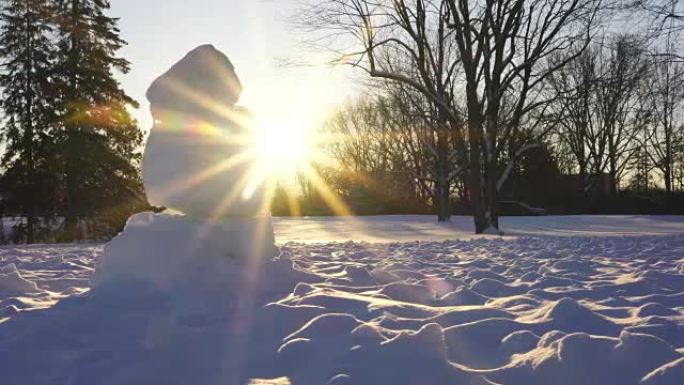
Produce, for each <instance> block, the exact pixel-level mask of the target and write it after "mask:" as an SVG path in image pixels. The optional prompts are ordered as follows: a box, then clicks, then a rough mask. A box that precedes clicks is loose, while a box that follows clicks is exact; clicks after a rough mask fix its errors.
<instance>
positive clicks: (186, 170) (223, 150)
mask: <svg viewBox="0 0 684 385" xmlns="http://www.w3.org/2000/svg"><path fill="white" fill-rule="evenodd" d="M241 91H242V86H241V85H240V81H239V79H238V77H237V75H236V73H235V69H234V67H233V64H232V63H231V62H230V60H229V59H228V58H227V57H226V56H225V55H224V54H223V53H221V52H219V51H218V50H216V49H215V48H214V47H213V46H211V45H203V46H200V47H198V48H196V49H194V50H192V51H191V52H190V53H188V54H187V56H185V57H184V58H183V59H182V60H181V61H179V62H178V63H176V64H175V65H174V66H173V67H171V69H170V70H168V71H167V72H166V73H165V74H164V75H162V76H161V77H159V78H158V79H157V80H155V81H154V83H153V84H152V86H151V87H150V89H149V90H148V92H147V97H148V99H149V101H150V105H151V110H152V115H153V117H154V121H155V125H154V127H153V128H152V131H151V133H150V137H149V139H148V141H147V145H146V148H145V155H144V158H143V182H144V184H145V191H146V193H147V197H148V200H149V201H150V203H151V204H153V205H157V206H163V207H166V208H171V209H175V210H178V211H181V212H183V213H185V214H187V215H189V216H193V217H196V218H210V217H235V216H237V217H253V216H255V215H256V214H257V213H258V212H259V211H260V209H262V206H263V199H262V198H263V186H259V187H258V188H255V191H254V193H253V194H250V195H249V196H247V197H245V196H244V194H243V192H244V191H245V190H246V189H248V187H249V186H248V184H249V177H250V173H251V167H252V163H253V162H252V161H253V159H251V158H250V157H249V149H250V148H251V144H252V143H251V142H250V121H251V117H250V115H249V113H247V112H246V111H245V110H244V109H242V108H239V107H236V106H235V103H236V102H237V101H238V99H239V97H240V93H241Z"/></svg>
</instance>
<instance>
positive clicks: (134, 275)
mask: <svg viewBox="0 0 684 385" xmlns="http://www.w3.org/2000/svg"><path fill="white" fill-rule="evenodd" d="M278 254H279V251H278V248H277V247H276V246H275V237H274V234H273V226H272V221H271V218H270V217H264V218H229V219H222V220H217V221H207V220H198V219H193V218H190V217H185V216H181V215H172V214H152V213H142V214H137V215H134V216H133V217H131V218H130V219H129V220H128V223H127V225H126V228H125V230H124V231H123V232H122V233H121V234H119V235H118V236H117V237H116V238H114V239H113V240H112V241H111V242H109V243H108V244H107V245H106V246H105V253H104V256H103V257H102V258H101V259H100V260H99V261H98V263H97V266H96V271H95V275H94V277H93V282H92V284H93V287H94V288H95V289H97V288H98V287H102V286H107V285H120V284H124V285H125V284H129V283H130V284H141V285H145V286H147V287H150V288H154V289H157V290H161V291H177V290H181V291H188V290H194V289H201V288H218V287H224V286H225V284H226V283H227V282H231V281H233V282H234V281H235V280H239V279H240V277H239V275H242V274H244V271H245V270H244V268H245V267H248V266H252V267H254V268H257V267H258V266H259V265H261V264H262V263H263V261H266V260H271V259H273V258H275V257H277V256H278ZM237 266H240V268H236V267H237Z"/></svg>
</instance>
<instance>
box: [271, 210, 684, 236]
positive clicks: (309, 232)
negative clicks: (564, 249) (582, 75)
mask: <svg viewBox="0 0 684 385" xmlns="http://www.w3.org/2000/svg"><path fill="white" fill-rule="evenodd" d="M274 227H275V232H276V236H277V237H278V240H279V241H280V242H336V241H347V240H354V241H366V242H411V241H415V240H420V241H447V240H454V239H472V238H474V236H473V232H474V226H473V220H472V218H471V217H465V216H455V217H452V219H451V222H449V223H437V221H435V218H434V217H432V216H420V215H397V216H376V217H334V218H328V217H325V218H324V217H315V218H275V219H274ZM501 228H502V230H503V231H504V232H505V233H506V234H507V235H511V236H516V235H517V236H540V235H549V236H578V235H579V236H622V235H665V234H682V233H684V216H643V215H615V216H607V215H567V216H545V217H503V218H501Z"/></svg>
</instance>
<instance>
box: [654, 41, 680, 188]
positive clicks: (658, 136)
mask: <svg viewBox="0 0 684 385" xmlns="http://www.w3.org/2000/svg"><path fill="white" fill-rule="evenodd" d="M678 40H679V33H678V32H676V31H672V30H670V31H668V32H667V34H666V37H665V39H664V42H663V45H664V48H663V49H662V50H658V51H657V52H658V54H654V55H653V64H652V66H651V73H650V76H649V77H648V78H647V85H646V86H647V87H646V91H647V92H646V97H645V106H644V109H645V110H646V111H648V113H649V115H650V121H651V123H652V129H651V130H650V132H649V133H648V135H647V136H646V137H645V138H644V139H645V145H647V146H648V147H649V151H648V154H649V156H650V158H651V161H652V162H653V164H654V166H655V167H656V168H657V169H658V170H659V171H660V173H661V176H662V180H663V183H664V185H665V191H666V192H667V194H670V193H671V192H672V190H673V183H674V172H675V162H676V152H677V147H678V145H679V141H680V140H681V139H680V135H678V131H679V129H680V127H681V126H680V124H681V123H680V122H678V120H677V118H678V115H677V114H678V113H680V114H681V113H682V112H683V111H682V107H684V64H683V63H681V62H680V61H679V60H678V59H677V58H676V48H677V47H676V45H675V42H676V41H678Z"/></svg>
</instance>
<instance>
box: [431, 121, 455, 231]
mask: <svg viewBox="0 0 684 385" xmlns="http://www.w3.org/2000/svg"><path fill="white" fill-rule="evenodd" d="M437 136H438V137H437V178H436V179H437V181H436V183H435V189H436V191H435V195H436V198H437V202H436V203H437V220H438V221H439V222H449V221H450V220H451V202H450V200H451V197H450V191H451V186H450V183H449V143H448V138H447V132H446V130H445V129H444V128H440V130H439V131H438V133H437Z"/></svg>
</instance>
